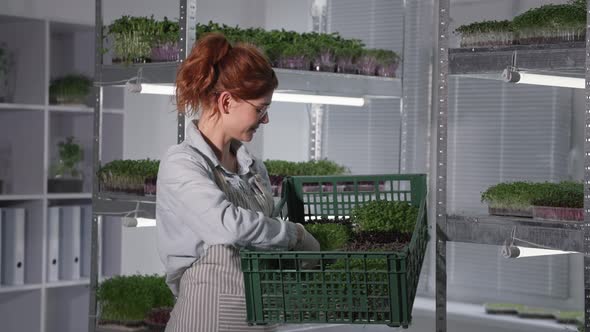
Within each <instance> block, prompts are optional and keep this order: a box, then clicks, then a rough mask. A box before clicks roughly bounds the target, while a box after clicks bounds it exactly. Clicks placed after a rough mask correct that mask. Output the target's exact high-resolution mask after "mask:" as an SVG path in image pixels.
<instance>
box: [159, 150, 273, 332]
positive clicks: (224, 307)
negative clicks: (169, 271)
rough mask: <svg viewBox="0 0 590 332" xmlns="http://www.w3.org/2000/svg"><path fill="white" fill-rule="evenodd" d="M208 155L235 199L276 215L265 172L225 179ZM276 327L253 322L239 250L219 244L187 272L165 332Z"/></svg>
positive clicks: (222, 186) (230, 197)
mask: <svg viewBox="0 0 590 332" xmlns="http://www.w3.org/2000/svg"><path fill="white" fill-rule="evenodd" d="M201 155H203V154H201ZM203 157H204V158H205V160H206V161H207V162H208V164H209V166H210V167H211V168H212V169H213V172H214V175H215V182H216V183H217V185H218V186H219V188H220V189H221V190H222V191H223V192H224V193H225V194H226V196H227V198H228V200H229V201H230V202H232V203H233V204H234V205H236V206H239V207H242V208H245V209H250V210H256V211H261V212H263V213H264V214H265V215H266V216H270V215H271V213H272V210H273V208H274V202H273V198H272V194H271V193H270V192H269V191H268V190H266V189H265V187H264V185H263V184H262V181H261V178H260V175H258V174H256V175H254V176H248V175H245V176H234V177H233V178H231V179H226V178H225V176H223V174H222V171H221V170H219V169H218V168H216V167H214V166H213V164H212V163H211V161H210V160H209V159H208V158H207V157H206V156H204V155H203ZM212 222H214V221H213V220H212ZM276 327H277V326H276V325H267V326H248V323H247V322H246V300H245V294H244V276H243V273H242V268H241V263H240V253H239V250H238V249H236V248H234V247H232V246H225V245H214V246H210V247H209V248H208V249H207V252H206V254H205V255H204V256H203V257H202V258H200V259H198V260H197V261H196V262H195V263H193V265H192V266H191V267H190V268H188V269H187V270H186V271H185V272H184V274H183V275H182V277H181V279H180V289H179V293H178V298H177V300H176V304H175V306H174V309H173V310H172V313H171V315H170V320H169V322H168V325H167V326H166V332H216V331H217V332H240V331H276Z"/></svg>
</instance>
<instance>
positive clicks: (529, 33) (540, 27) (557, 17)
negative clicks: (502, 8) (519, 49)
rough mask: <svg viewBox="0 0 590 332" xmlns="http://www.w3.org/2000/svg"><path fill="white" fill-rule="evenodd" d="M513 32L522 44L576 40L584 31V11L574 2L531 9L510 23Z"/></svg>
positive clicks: (583, 8)
mask: <svg viewBox="0 0 590 332" xmlns="http://www.w3.org/2000/svg"><path fill="white" fill-rule="evenodd" d="M512 26H513V27H514V31H515V32H517V34H518V38H519V39H520V40H521V41H523V42H529V41H537V40H540V41H546V40H550V39H555V38H558V39H565V40H577V39H580V38H581V37H582V36H583V35H584V34H585V31H586V10H585V6H584V7H581V6H580V5H579V3H577V2H576V1H574V2H572V3H570V4H562V5H555V4H548V5H544V6H541V7H537V8H532V9H530V10H528V11H526V12H524V13H523V14H521V15H518V16H516V17H515V18H514V20H513V21H512Z"/></svg>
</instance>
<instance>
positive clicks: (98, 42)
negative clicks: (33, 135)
mask: <svg viewBox="0 0 590 332" xmlns="http://www.w3.org/2000/svg"><path fill="white" fill-rule="evenodd" d="M95 5H96V8H95V11H96V12H95V20H96V21H95V27H94V43H95V49H94V81H95V82H102V42H103V40H102V0H96V2H95ZM94 93H95V95H94V122H93V125H94V128H93V131H94V132H93V137H94V138H93V142H92V143H93V150H92V152H93V153H92V157H93V160H92V174H94V176H93V179H92V201H93V203H92V205H93V206H94V202H96V201H97V200H98V189H99V188H98V177H97V176H96V172H97V171H98V169H99V168H100V164H101V155H102V141H101V134H102V119H103V117H102V106H103V105H102V98H103V88H102V86H96V87H94ZM100 222H101V218H100V216H99V215H97V214H96V213H95V212H94V209H93V211H92V225H91V231H90V232H91V233H90V294H89V305H88V331H89V332H94V331H95V330H96V318H97V308H96V289H97V287H98V278H99V274H100V266H99V265H100V242H99V240H100V238H99V234H100V233H99V230H100Z"/></svg>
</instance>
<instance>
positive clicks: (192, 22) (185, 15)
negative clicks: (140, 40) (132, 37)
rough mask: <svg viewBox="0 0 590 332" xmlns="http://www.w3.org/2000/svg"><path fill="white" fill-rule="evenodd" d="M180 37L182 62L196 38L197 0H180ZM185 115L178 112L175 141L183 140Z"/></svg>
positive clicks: (180, 59) (180, 58) (180, 60)
mask: <svg viewBox="0 0 590 332" xmlns="http://www.w3.org/2000/svg"><path fill="white" fill-rule="evenodd" d="M178 21H179V26H180V37H179V43H178V45H180V50H179V57H178V59H179V60H178V61H179V62H183V61H184V59H186V57H187V56H188V55H189V54H190V52H191V50H192V49H193V45H194V44H195V41H196V39H197V0H180V18H179V20H178ZM184 127H185V116H184V114H180V113H179V114H178V131H177V137H176V141H177V143H181V142H182V141H184V131H185V128H184Z"/></svg>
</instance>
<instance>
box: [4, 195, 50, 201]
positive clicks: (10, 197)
mask: <svg viewBox="0 0 590 332" xmlns="http://www.w3.org/2000/svg"><path fill="white" fill-rule="evenodd" d="M37 199H43V195H42V194H32V195H0V201H32V200H37Z"/></svg>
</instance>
